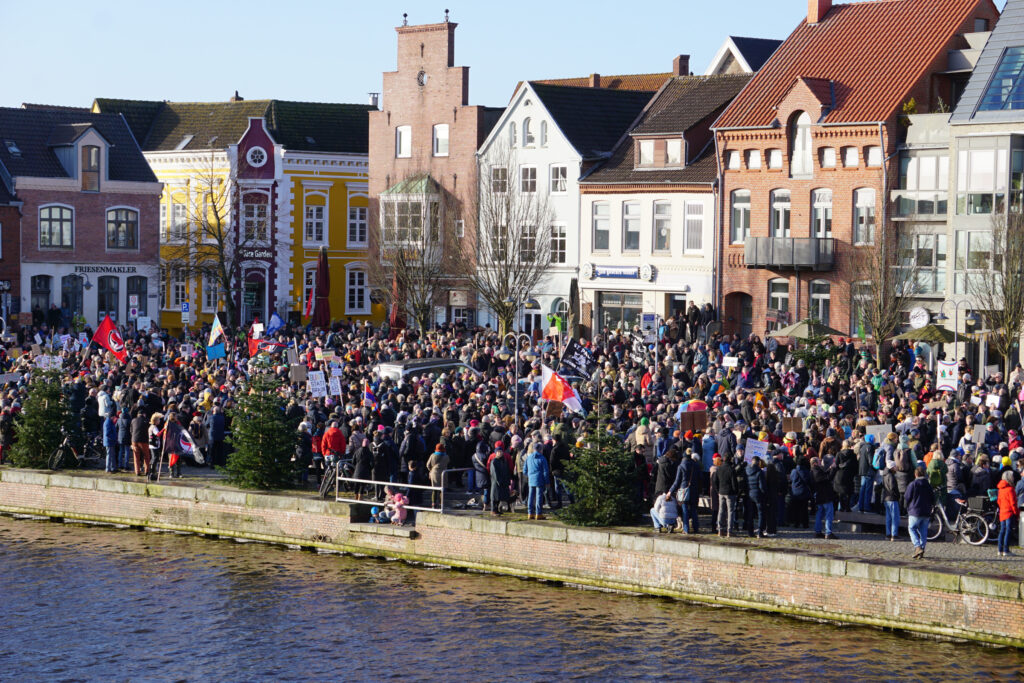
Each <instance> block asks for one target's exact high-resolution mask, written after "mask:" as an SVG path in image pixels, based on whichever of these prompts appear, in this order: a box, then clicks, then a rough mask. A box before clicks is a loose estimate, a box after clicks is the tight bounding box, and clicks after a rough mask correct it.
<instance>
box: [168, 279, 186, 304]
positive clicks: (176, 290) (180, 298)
mask: <svg viewBox="0 0 1024 683" xmlns="http://www.w3.org/2000/svg"><path fill="white" fill-rule="evenodd" d="M169 293H170V304H171V305H170V307H169V310H172V311H180V310H181V304H182V303H184V302H185V301H188V280H187V279H186V278H185V276H183V275H182V274H181V273H180V271H176V270H175V269H173V268H172V269H171V285H170V289H169Z"/></svg>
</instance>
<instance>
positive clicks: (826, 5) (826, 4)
mask: <svg viewBox="0 0 1024 683" xmlns="http://www.w3.org/2000/svg"><path fill="white" fill-rule="evenodd" d="M830 9H832V0H807V23H808V24H817V23H819V22H821V20H822V19H824V18H825V15H826V14H828V11H829V10H830Z"/></svg>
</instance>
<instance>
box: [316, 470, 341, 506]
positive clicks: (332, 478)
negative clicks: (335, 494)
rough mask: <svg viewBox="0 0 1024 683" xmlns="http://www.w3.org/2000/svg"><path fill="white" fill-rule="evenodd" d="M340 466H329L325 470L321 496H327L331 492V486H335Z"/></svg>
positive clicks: (321, 483)
mask: <svg viewBox="0 0 1024 683" xmlns="http://www.w3.org/2000/svg"><path fill="white" fill-rule="evenodd" d="M337 476H338V468H337V466H335V467H328V468H327V469H325V470H324V476H323V479H322V480H321V481H320V497H321V498H327V497H328V496H329V495H330V493H331V488H332V487H334V485H335V483H336V482H337Z"/></svg>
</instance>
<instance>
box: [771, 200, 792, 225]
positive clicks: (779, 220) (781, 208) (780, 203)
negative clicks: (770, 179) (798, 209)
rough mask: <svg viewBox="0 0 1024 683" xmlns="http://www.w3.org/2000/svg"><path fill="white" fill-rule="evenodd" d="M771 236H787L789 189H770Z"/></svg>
mask: <svg viewBox="0 0 1024 683" xmlns="http://www.w3.org/2000/svg"><path fill="white" fill-rule="evenodd" d="M771 200H772V224H771V230H772V237H789V211H790V197H789V190H772V195H771Z"/></svg>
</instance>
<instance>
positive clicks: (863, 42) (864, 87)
mask: <svg viewBox="0 0 1024 683" xmlns="http://www.w3.org/2000/svg"><path fill="white" fill-rule="evenodd" d="M981 2H990V0H981ZM978 5H979V0H877V1H875V2H857V3H853V4H848V5H835V6H834V7H832V8H831V9H830V10H829V12H828V13H827V14H826V15H825V17H824V18H823V19H822V20H821V21H820V22H819V23H817V24H808V23H807V22H806V21H802V22H801V23H800V25H799V26H797V28H796V30H794V31H793V33H792V34H791V35H790V36H789V38H787V39H786V40H785V42H783V44H782V45H781V46H780V47H779V49H778V50H776V51H775V53H774V54H773V55H772V56H771V57H769V58H768V61H767V62H766V63H765V64H764V65H763V66H762V67H761V69H760V71H758V72H757V75H756V76H754V79H753V80H752V81H751V82H750V84H749V85H748V86H747V87H746V88H745V89H744V90H743V92H742V93H740V95H739V96H738V97H737V98H736V99H735V100H734V101H733V103H732V104H731V105H730V106H729V107H728V108H727V109H726V110H725V112H724V113H723V114H722V116H721V117H720V118H719V120H718V121H717V122H716V124H715V126H716V127H717V128H745V127H761V126H765V127H767V126H770V125H772V123H773V122H774V121H775V118H776V114H775V109H774V108H775V107H776V106H777V105H778V103H779V101H780V100H781V99H782V97H783V95H784V94H785V93H786V91H788V90H789V89H790V88H791V87H792V86H793V83H794V82H795V81H796V79H797V78H799V77H804V78H817V79H823V80H830V81H834V82H835V88H836V106H835V108H834V109H833V110H832V111H831V112H829V114H828V115H827V116H826V117H825V120H824V122H827V123H854V122H865V121H882V120H886V119H888V118H889V117H890V116H891V115H892V114H893V112H895V111H896V110H897V109H898V108H899V106H900V104H901V103H902V102H903V100H904V99H905V98H906V96H907V93H908V92H909V91H910V89H911V88H912V87H913V85H914V83H915V82H917V81H918V80H919V79H920V78H921V76H922V75H923V74H924V73H925V72H926V70H927V69H928V67H929V65H930V64H931V63H932V62H934V61H935V60H936V59H937V58H939V57H942V58H945V48H946V45H947V43H948V42H949V40H950V39H951V38H952V37H953V36H954V34H956V33H957V31H958V30H959V28H960V26H961V24H963V22H964V21H965V20H966V19H967V17H968V16H970V14H971V13H972V12H973V11H974V10H975V9H976V8H977V7H978Z"/></svg>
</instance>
